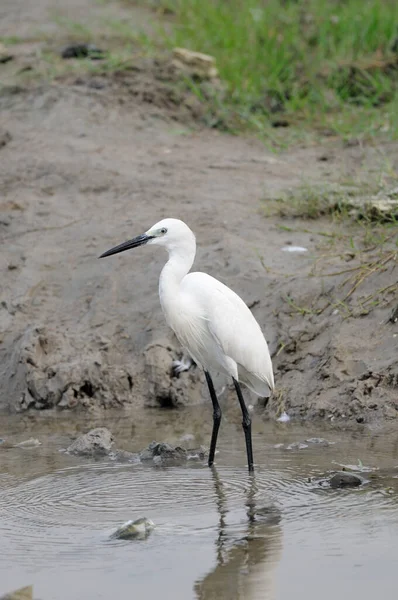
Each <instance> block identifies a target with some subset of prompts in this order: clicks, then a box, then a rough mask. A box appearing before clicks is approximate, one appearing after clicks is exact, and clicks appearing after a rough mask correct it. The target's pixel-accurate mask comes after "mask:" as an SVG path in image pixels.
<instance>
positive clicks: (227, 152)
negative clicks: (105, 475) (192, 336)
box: [0, 0, 398, 423]
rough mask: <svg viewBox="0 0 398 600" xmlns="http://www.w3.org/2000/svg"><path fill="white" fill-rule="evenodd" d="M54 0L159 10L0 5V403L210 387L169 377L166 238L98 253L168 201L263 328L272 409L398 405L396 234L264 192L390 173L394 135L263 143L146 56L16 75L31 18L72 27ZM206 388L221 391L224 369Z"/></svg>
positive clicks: (166, 207)
mask: <svg viewBox="0 0 398 600" xmlns="http://www.w3.org/2000/svg"><path fill="white" fill-rule="evenodd" d="M54 10H57V11H58V12H57V14H61V15H64V16H67V17H68V18H70V19H74V20H75V21H84V22H91V23H94V22H95V19H94V17H95V18H97V17H98V15H99V17H98V18H108V17H109V16H117V17H118V18H130V19H135V22H136V23H137V22H138V23H139V24H140V26H141V25H142V26H143V27H145V26H146V27H147V28H150V19H151V18H152V17H151V15H150V14H149V13H148V15H146V14H145V13H144V12H143V11H138V12H134V11H132V9H127V8H126V6H122V5H120V6H119V5H118V4H116V3H105V4H104V3H102V4H99V3H97V2H95V1H94V0H93V1H91V0H73V2H68V7H67V9H65V8H64V9H62V6H61V3H59V5H57V3H56V2H50V0H47V1H45V0H41V1H40V2H35V3H31V2H28V0H17V1H16V0H12V1H11V0H8V1H6V2H2V4H1V7H0V35H1V36H7V37H8V36H20V37H21V38H23V39H22V40H20V41H19V43H18V44H15V45H14V46H12V47H11V50H12V53H13V54H14V59H13V60H12V61H10V62H9V63H7V64H4V65H3V64H0V78H2V81H3V86H2V87H1V88H0V111H1V112H0V127H1V133H2V140H3V146H2V147H1V149H0V179H1V206H0V235H1V240H2V252H1V256H0V264H1V272H2V278H1V305H0V338H1V339H0V353H1V368H0V406H1V407H2V408H4V409H9V410H12V411H22V410H26V409H32V408H33V409H34V408H36V409H46V408H52V407H55V406H57V407H60V408H64V409H68V408H70V409H72V408H79V407H85V408H88V409H93V408H100V407H109V406H115V405H124V404H129V403H135V404H145V405H148V406H157V405H161V406H172V405H176V404H177V405H178V404H181V405H183V404H190V403H197V402H201V401H203V399H205V398H207V392H206V389H205V385H204V381H203V376H202V375H201V373H200V372H199V370H198V369H195V368H193V369H190V370H189V371H188V372H187V373H183V374H181V375H180V376H179V377H178V378H176V377H173V376H172V370H171V363H172V361H173V360H174V359H176V358H179V357H180V356H181V349H180V348H179V347H178V344H177V342H176V340H175V338H174V337H173V335H172V334H171V333H170V332H169V331H168V330H167V327H166V325H165V323H164V320H163V316H162V314H161V310H160V306H159V300H158V296H157V280H158V276H159V272H160V269H161V267H162V265H163V262H164V259H165V256H162V253H161V252H157V251H156V249H155V250H154V249H152V248H141V249H139V250H137V251H135V252H134V253H133V252H131V253H126V254H123V255H121V256H120V257H119V256H118V257H113V258H110V259H107V260H102V261H99V260H97V257H98V255H99V254H101V253H102V252H103V251H105V250H107V249H108V248H109V247H111V246H113V245H115V244H117V243H119V242H122V241H124V240H126V239H128V238H130V237H133V236H134V235H138V234H140V233H142V232H144V231H145V230H146V229H148V228H149V227H150V226H151V225H152V224H154V223H155V222H156V221H158V220H160V219H161V218H163V217H166V216H172V217H177V218H181V219H183V220H185V221H186V222H187V223H188V224H189V226H190V227H191V228H192V229H193V231H194V232H195V234H196V236H197V242H198V253H197V259H196V262H195V268H196V269H197V270H203V271H207V272H208V273H210V274H212V275H214V276H216V277H218V278H219V279H221V280H222V281H223V282H224V283H226V284H227V285H229V286H231V287H232V288H233V289H234V290H235V291H237V292H238V293H239V294H240V295H242V297H243V298H244V299H245V300H246V302H247V303H248V305H249V306H250V307H252V309H253V313H254V314H255V316H256V318H257V319H258V321H259V323H260V324H261V326H262V328H263V330H264V332H265V334H266V338H267V340H268V341H269V344H270V350H271V352H272V355H273V362H274V368H275V379H276V392H275V394H274V395H273V396H272V397H271V399H270V401H269V404H268V407H267V408H266V410H265V414H269V415H271V416H272V417H275V416H277V415H278V414H280V412H281V411H283V410H286V411H287V412H288V414H289V415H291V416H300V417H304V418H315V417H321V418H326V419H356V420H357V421H358V422H360V423H361V422H373V421H375V420H377V421H378V420H383V419H393V418H396V417H397V416H398V395H397V386H398V359H397V339H398V337H397V333H398V324H397V323H395V324H394V323H392V322H390V321H389V317H390V315H391V313H392V311H393V309H394V307H395V306H396V303H397V298H396V296H395V293H394V292H395V291H396V287H394V284H395V283H396V281H397V267H396V254H395V251H396V239H397V238H396V232H394V230H392V229H389V230H386V231H384V232H382V233H381V234H380V235H382V236H384V238H383V239H384V243H383V244H381V242H380V235H379V234H378V233H377V232H376V233H375V232H373V231H369V229H367V230H366V231H365V228H364V227H363V226H360V225H353V224H352V223H350V222H349V221H348V220H347V221H346V222H344V223H343V222H341V221H339V222H333V220H332V218H330V217H328V218H327V217H323V218H320V219H316V220H307V221H306V220H303V219H292V218H287V217H280V216H279V217H278V216H275V215H273V216H272V211H269V210H268V205H271V204H270V203H271V200H272V199H273V198H280V197H281V196H282V195H283V194H284V193H286V192H289V191H292V190H293V192H292V193H293V194H294V193H295V190H296V191H297V193H299V190H301V189H302V188H303V185H305V186H307V187H314V186H315V188H316V187H317V186H320V185H321V186H323V185H330V184H341V183H342V182H346V181H348V180H350V181H358V180H360V181H362V182H363V181H369V180H372V181H373V180H375V179H376V178H380V176H383V174H384V173H385V171H386V170H389V172H396V167H397V165H398V145H394V144H389V145H376V144H373V145H367V146H364V145H362V144H357V145H344V144H343V143H342V142H341V141H340V142H338V141H335V140H330V139H328V138H325V142H324V143H323V144H322V145H321V146H311V147H302V148H298V147H296V148H295V149H291V150H289V151H285V152H282V153H280V154H274V153H273V152H271V151H270V150H268V149H267V148H266V147H265V146H264V145H263V144H262V143H261V142H259V141H257V140H253V139H250V138H249V137H245V136H242V137H233V136H230V135H228V134H225V133H221V132H218V131H216V130H211V129H206V128H203V127H198V126H197V122H196V120H195V118H196V116H197V115H196V114H195V109H193V108H192V106H193V105H192V102H191V101H187V102H184V100H183V99H178V98H177V100H176V99H175V97H174V96H173V94H172V93H171V92H170V87H168V86H166V85H165V84H164V82H162V81H160V80H159V78H157V77H156V69H153V63H150V62H148V61H142V62H141V63H139V64H138V63H137V68H136V69H135V70H133V71H129V72H125V73H124V74H122V75H120V74H119V75H118V74H108V75H106V76H98V75H86V76H83V77H81V76H80V77H72V76H69V77H68V76H64V77H60V78H56V79H54V80H51V81H50V80H48V81H43V79H40V80H39V79H38V80H35V79H34V77H33V78H30V79H29V80H25V79H18V77H19V71H20V70H21V69H26V66H27V65H28V66H29V68H32V65H33V68H35V66H36V64H37V62H38V61H40V60H41V58H40V52H39V50H40V49H41V48H42V46H43V44H45V43H48V38H46V39H47V41H46V42H44V41H43V38H42V37H40V36H38V39H36V38H35V35H36V32H37V31H38V29H40V31H42V32H43V31H45V33H46V35H47V36H48V35H49V36H51V46H52V47H53V48H54V47H58V46H59V47H60V48H61V47H62V44H63V43H64V42H65V32H64V31H63V30H62V28H60V26H58V25H57V24H54ZM135 10H136V9H135ZM62 11H63V12H62ZM127 15H128V16H127ZM145 19H147V21H145ZM93 26H95V25H93ZM32 40H33V41H32ZM151 65H152V66H151ZM386 165H388V167H387V166H386ZM267 199H268V201H267ZM376 234H377V235H376ZM372 235H375V240H376V241H374V240H373V238H372V237H371V236H372ZM366 236H367V237H366ZM377 236H378V237H377ZM365 238H366V239H365ZM289 245H290V246H300V247H304V248H306V251H305V252H288V251H285V250H284V248H286V247H288V246H289ZM331 273H336V275H333V276H331ZM217 386H218V390H219V391H220V393H221V395H222V396H223V397H228V396H229V395H231V397H232V390H230V388H229V387H226V388H225V389H224V382H223V380H222V379H221V378H220V379H217ZM253 400H254V399H253Z"/></svg>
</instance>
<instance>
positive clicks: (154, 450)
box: [140, 442, 188, 464]
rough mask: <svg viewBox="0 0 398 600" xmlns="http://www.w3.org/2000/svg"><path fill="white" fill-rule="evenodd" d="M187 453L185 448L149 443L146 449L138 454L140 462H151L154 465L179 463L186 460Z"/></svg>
mask: <svg viewBox="0 0 398 600" xmlns="http://www.w3.org/2000/svg"><path fill="white" fill-rule="evenodd" d="M187 457H188V453H187V450H185V448H181V447H180V446H176V447H174V446H171V445H170V444H165V443H163V442H151V443H150V444H149V446H148V447H147V448H145V449H144V450H143V451H142V452H140V460H142V461H146V460H152V461H153V462H154V463H155V464H159V463H161V462H176V461H177V462H179V461H181V460H187Z"/></svg>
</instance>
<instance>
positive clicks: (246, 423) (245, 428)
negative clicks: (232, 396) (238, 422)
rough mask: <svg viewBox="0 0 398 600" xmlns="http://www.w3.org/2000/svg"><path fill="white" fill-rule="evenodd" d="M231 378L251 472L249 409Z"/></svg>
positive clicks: (250, 471)
mask: <svg viewBox="0 0 398 600" xmlns="http://www.w3.org/2000/svg"><path fill="white" fill-rule="evenodd" d="M232 379H233V381H234V386H235V390H236V393H237V394H238V400H239V404H240V408H241V411H242V416H243V421H242V427H243V431H244V432H245V440H246V452H247V464H248V466H249V473H253V471H254V466H253V446H252V420H251V418H250V415H249V411H248V410H247V407H246V404H245V401H244V398H243V394H242V390H241V389H240V385H239V383H238V382H237V381H236V379H235V378H234V377H233V378H232Z"/></svg>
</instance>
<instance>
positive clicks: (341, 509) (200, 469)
mask: <svg viewBox="0 0 398 600" xmlns="http://www.w3.org/2000/svg"><path fill="white" fill-rule="evenodd" d="M207 409H209V410H207ZM204 418H205V422H204V423H203V419H204ZM99 425H106V426H107V427H108V428H109V429H111V431H112V432H113V433H114V434H115V438H116V444H115V446H117V447H119V448H124V449H126V450H132V451H139V450H141V449H142V448H143V447H144V446H145V445H147V444H148V443H149V442H150V441H152V440H153V439H156V440H158V441H168V442H170V443H173V444H176V443H177V442H178V441H179V440H181V438H184V436H185V438H187V436H188V439H189V442H188V445H192V444H195V445H197V444H201V443H204V444H207V443H208V437H209V435H210V427H211V411H210V408H209V407H198V408H192V409H185V410H183V411H179V412H177V411H169V412H157V411H141V413H139V414H135V413H130V414H121V413H118V414H116V415H114V414H112V413H106V416H105V418H102V419H94V418H91V420H89V418H88V417H80V418H77V417H76V416H73V415H70V414H63V415H60V416H58V417H56V418H54V417H51V416H44V415H38V416H37V417H28V416H26V415H25V416H16V417H9V416H7V417H0V437H1V438H4V439H5V440H6V441H7V442H8V443H18V442H20V441H23V440H26V439H28V438H31V437H33V438H38V439H39V440H40V442H41V445H40V446H39V447H33V448H21V447H19V448H14V447H11V448H7V447H6V445H7V444H6V443H3V444H1V445H0V540H1V554H0V595H1V594H2V593H5V592H6V591H10V590H12V589H14V588H17V587H21V586H22V585H27V584H31V583H32V584H33V585H34V595H35V598H40V599H41V600H50V599H51V600H70V599H71V598H73V599H74V600H80V599H81V600H83V599H84V600H94V599H98V598H104V599H105V598H106V599H109V598H117V599H120V600H122V599H124V598H132V597H136V598H148V599H151V598H162V597H165V598H169V597H170V598H173V599H174V600H189V599H191V598H192V599H194V598H200V599H203V600H210V599H213V598H217V600H233V599H238V598H239V599H243V598H244V599H247V600H251V599H254V600H257V599H266V600H291V599H293V598H294V599H296V600H301V599H304V598H305V599H306V600H315V599H317V598H319V597H322V599H323V600H329V599H330V600H332V599H333V600H334V599H335V598H336V597H339V598H343V597H344V598H348V597H351V598H355V599H356V598H361V600H367V599H371V598H372V599H374V597H375V596H376V595H380V594H381V595H383V597H385V598H393V597H395V592H394V590H395V589H396V582H397V564H398V469H396V470H395V467H396V466H397V465H398V433H395V432H393V431H390V432H386V431H385V430H381V429H380V430H378V429H374V430H372V431H369V430H365V429H364V430H363V431H360V430H359V429H358V430H348V431H342V430H341V429H333V428H330V427H329V428H325V427H323V429H322V427H321V426H319V425H314V424H312V425H299V424H295V423H292V422H290V423H287V424H278V423H269V422H268V423H267V422H263V421H262V419H261V417H257V418H256V419H255V424H254V435H253V444H254V450H255V462H256V465H257V466H256V475H255V478H254V479H252V478H250V477H249V476H248V474H247V472H246V467H245V450H244V440H243V435H242V432H241V429H240V426H239V422H238V420H237V419H236V415H235V413H234V414H233V415H229V414H228V412H227V413H226V418H225V419H224V421H223V424H222V427H221V430H220V438H219V453H218V454H217V456H216V459H217V466H216V468H215V469H214V470H210V469H208V467H207V466H206V465H205V463H197V462H193V461H189V462H188V463H187V465H186V466H184V467H181V466H170V467H156V466H149V465H143V464H140V463H136V464H135V463H133V464H126V463H117V462H114V461H111V460H109V459H108V458H103V459H101V460H94V459H87V458H80V457H72V456H68V455H66V454H65V453H63V452H62V451H60V450H62V449H63V448H65V447H66V446H67V445H68V444H69V443H70V440H71V438H72V437H76V436H77V435H78V434H79V433H81V432H83V431H87V430H88V429H89V428H91V427H92V426H99ZM191 436H193V439H192V437H191ZM313 437H322V438H326V439H327V440H328V441H329V442H333V443H332V444H331V445H329V446H327V447H323V446H320V445H319V444H309V445H308V447H307V448H303V449H301V450H287V449H286V445H288V444H290V443H292V442H304V441H305V440H306V439H309V438H313ZM340 465H354V466H357V468H360V469H362V471H363V472H362V475H363V476H364V477H365V478H368V479H369V483H368V484H365V485H364V486H362V487H361V488H357V489H350V490H332V489H330V488H324V487H321V486H320V485H319V483H318V481H317V478H321V477H322V476H324V475H326V474H327V473H328V472H329V471H333V470H339V469H340V468H341V467H340ZM247 513H249V514H253V513H256V514H257V516H256V518H255V520H254V521H253V520H251V519H249V518H248V514H247ZM142 516H146V517H148V518H150V519H152V520H153V521H154V522H155V524H156V527H155V529H154V531H153V532H152V533H151V535H150V536H149V538H148V539H147V540H141V541H138V540H135V541H118V540H110V535H111V533H112V532H113V531H115V529H116V528H117V527H118V526H119V525H121V524H122V523H123V522H125V521H127V520H128V519H135V518H139V517H142Z"/></svg>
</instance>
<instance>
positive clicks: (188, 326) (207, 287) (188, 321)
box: [147, 219, 274, 396]
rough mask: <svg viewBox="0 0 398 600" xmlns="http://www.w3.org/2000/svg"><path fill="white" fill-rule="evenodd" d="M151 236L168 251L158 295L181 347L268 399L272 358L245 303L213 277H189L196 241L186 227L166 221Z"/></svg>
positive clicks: (205, 367)
mask: <svg viewBox="0 0 398 600" xmlns="http://www.w3.org/2000/svg"><path fill="white" fill-rule="evenodd" d="M165 230H166V233H164V231H165ZM160 232H161V233H160ZM147 234H148V235H149V236H151V238H152V239H151V241H150V242H149V243H154V244H159V245H163V246H165V247H166V249H167V250H168V252H169V260H168V262H167V263H166V265H165V266H164V268H163V270H162V273H161V276H160V281H159V295H160V301H161V305H162V309H163V312H164V314H165V317H166V320H167V323H168V324H169V325H170V327H171V328H172V329H173V330H174V332H175V334H176V336H177V338H178V339H179V341H180V342H181V344H182V346H183V347H184V348H185V349H186V350H187V351H188V352H189V354H190V355H191V356H192V358H193V359H194V360H195V362H197V363H199V364H200V365H201V366H202V367H203V368H204V369H205V370H208V371H210V370H213V369H214V370H216V371H219V372H222V373H225V374H226V375H229V376H231V377H234V378H235V379H237V380H238V381H241V382H242V383H244V384H245V385H246V386H247V387H249V388H250V389H251V390H252V391H253V392H255V393H256V394H258V395H260V396H267V395H268V394H269V391H270V390H273V389H274V378H273V372H272V363H271V358H270V354H269V351H268V346H267V342H266V341H265V338H264V336H263V334H262V331H261V329H260V326H259V324H258V323H257V321H256V320H255V318H254V316H253V314H252V313H251V311H250V310H249V308H248V307H247V306H246V304H245V303H244V301H243V300H242V299H241V298H240V297H239V296H238V295H237V294H235V292H233V291H232V290H231V289H230V288H228V287H227V286H226V285H224V284H223V283H221V282H220V281H218V280H217V279H215V278H214V277H211V276H210V275H207V274H206V273H188V272H189V270H190V268H191V266H192V263H193V260H194V258H195V253H196V242H195V236H194V234H193V233H192V231H191V230H190V229H189V227H188V226H187V225H186V224H185V223H183V222H182V221H180V220H178V219H164V220H162V221H160V222H159V223H156V225H154V226H153V227H152V228H151V229H150V230H149V231H147Z"/></svg>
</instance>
